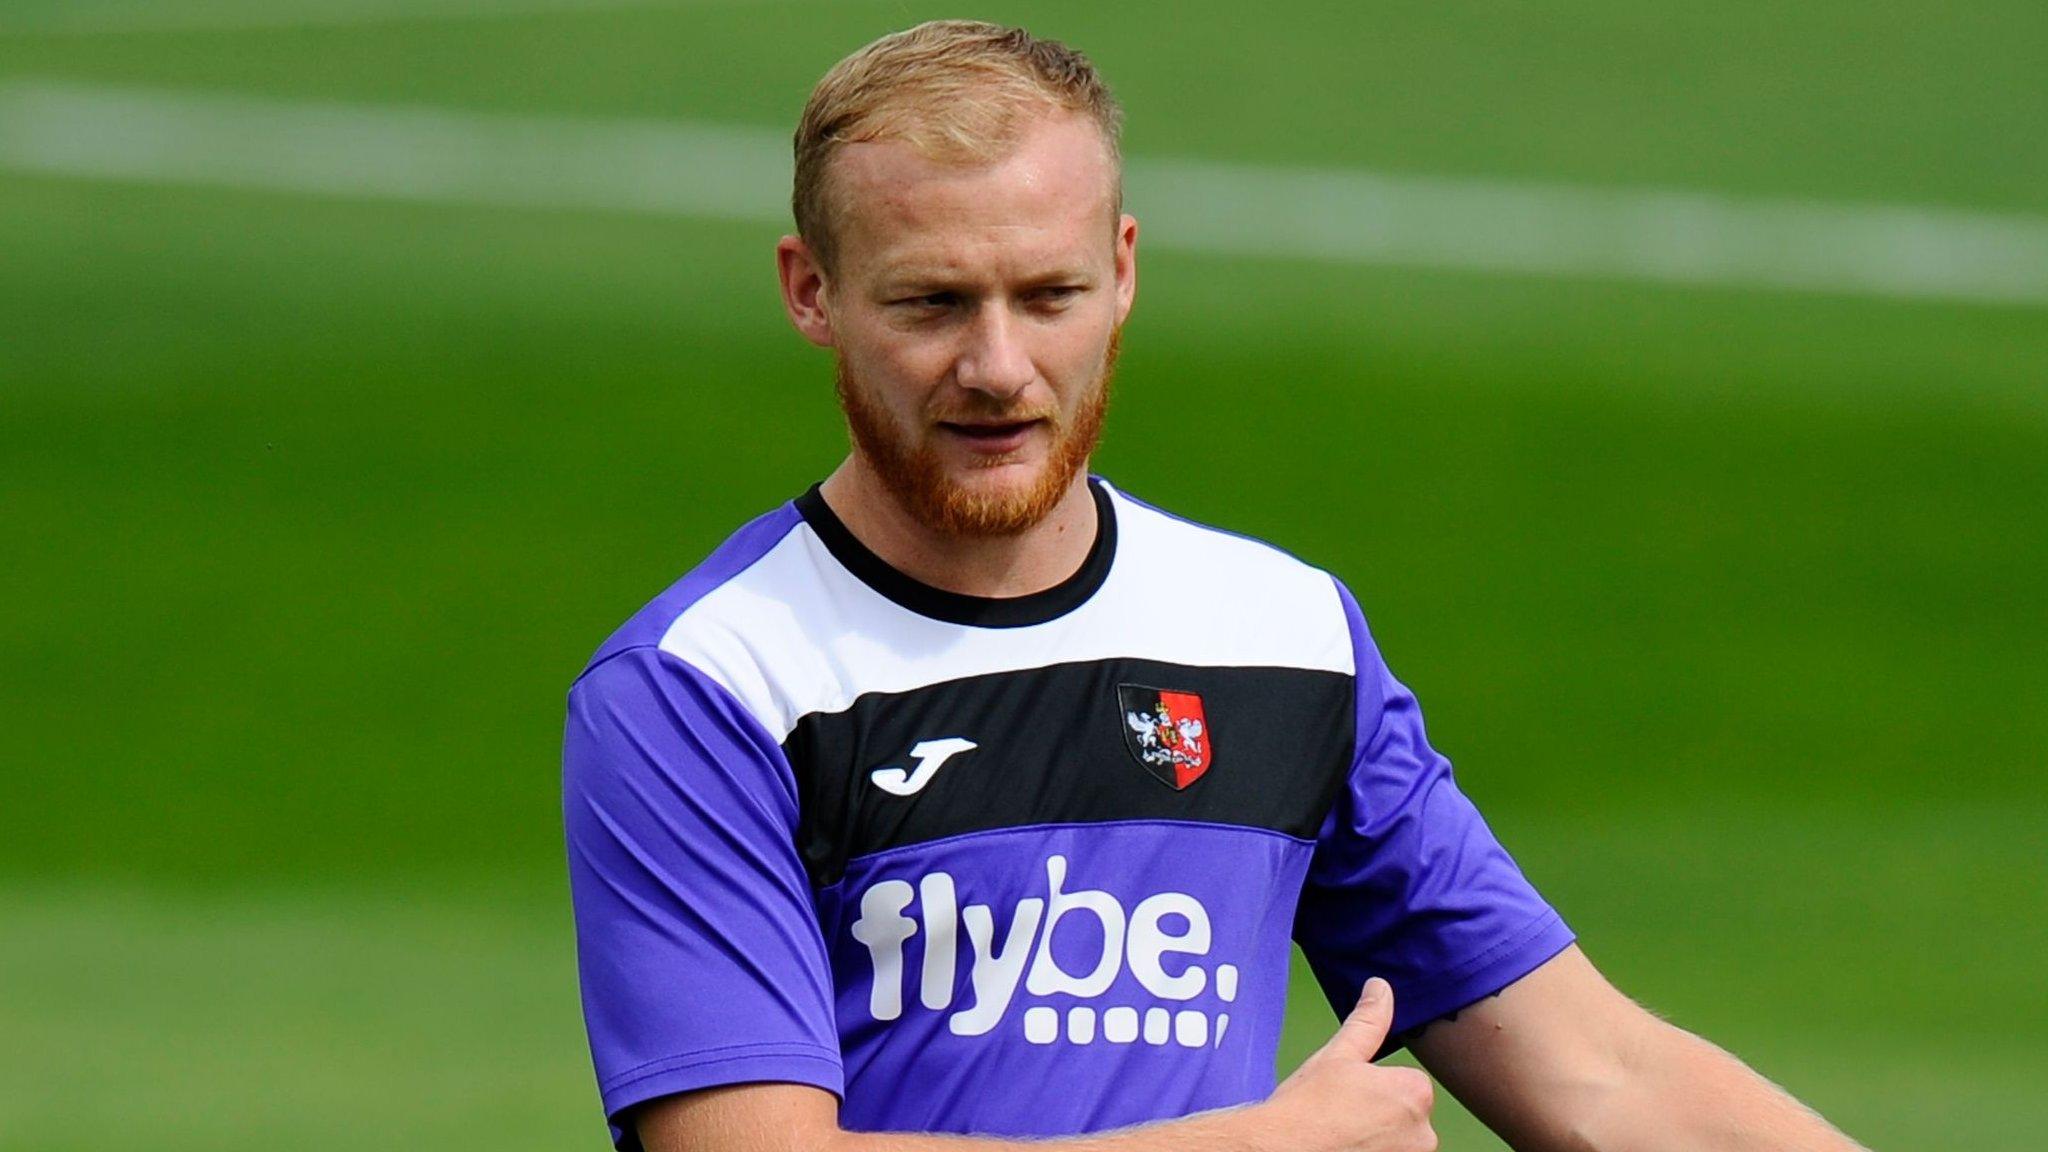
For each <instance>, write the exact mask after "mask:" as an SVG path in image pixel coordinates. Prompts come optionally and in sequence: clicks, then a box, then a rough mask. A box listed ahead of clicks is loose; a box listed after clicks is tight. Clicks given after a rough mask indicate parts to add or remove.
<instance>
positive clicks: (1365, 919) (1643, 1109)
mask: <svg viewBox="0 0 2048 1152" xmlns="http://www.w3.org/2000/svg"><path fill="white" fill-rule="evenodd" d="M1117 137H1118V112H1117V109H1116V106H1115V104H1114V103H1113V102H1112V100H1111V99H1110V97H1109V94H1108V92H1107V91H1106V89H1105V88H1104V87H1103V85H1102V83H1101V81H1100V79H1099V78H1098V77H1097V76H1096V74H1095V72H1094V70H1093V69H1092V68H1091V67H1090V66H1089V64H1088V62H1087V61H1086V60H1085V59H1084V58H1083V57H1081V56H1080V55H1079V54H1077V53H1074V52H1072V51H1070V50H1068V49H1066V48H1064V47H1062V46H1060V45H1058V44H1054V43H1050V42H1047V41H1041V40H1036V39H1034V38H1032V37H1031V36H1029V35H1028V34H1026V33H1024V32H1022V31H1019V30H1013V29H1003V28H997V27H993V26H990V25H983V24H973V23H965V22H940V23H934V24H927V25H923V26H921V27H918V28H915V29H912V30H910V31H908V32H905V33H901V34H899V35H896V36H891V37H886V38H884V39H883V40H880V41H878V42H876V43H875V44H872V45H869V46H868V47H867V48H865V49H863V50H861V51H860V52H858V53H856V54H854V55H853V56H851V57H849V58H848V59H847V60H845V61H843V62H841V63H840V64H839V65H838V66H836V67H835V68H834V69H833V70H832V71H831V72H830V73H829V74H828V75H827V76H826V77H825V78H824V79H823V80H822V81H821V82H820V83H819V85H818V87H817V89H816V91H815V92H813V94H812V97H811V100H810V103H809V105H808V106H807V107H806V109H805V111H804V115H803V118H802V122H801V124H800V126H799V128H798V131H797V137H796V160H797V162H796V176H795V194H794V208H795V215H796V221H797V226H798V233H799V234H798V236H794V237H786V238H784V239H783V241H782V242H781V244H780V246H779V247H778V249H777V261H778V267H779V270H780V276H781V284H782V291H783V301H784V304H785V306H786V308H787V311H788V314H789V317H790V320H791V321H792V322H793V323H794V324H795V326H796V328H797V330H798V331H799V332H801V333H802V334H803V335H804V336H805V337H806V338H808V339H809V340H811V341H812V342H813V343H816V344H818V345H820V346H823V347H827V348H830V349H832V350H833V352H834V354H835V357H836V359H837V362H838V390H839V397H840V401H841V404H842V406H843V408H844V410H845V413H846V417H847V423H848V427H849V429H850V431H851V434H852V441H853V449H852V452H851V454H850V455H849V456H848V458H847V459H846V461H845V462H844V463H843V464H842V465H840V467H839V468H838V469H837V470H836V471H834V472H833V473H832V475H831V476H830V477H828V478H827V479H826V480H825V481H824V482H823V484H821V485H819V486H817V487H814V488H812V489H811V490H810V491H809V492H807V493H806V494H804V495H803V496H802V497H800V498H798V499H797V500H795V501H794V502H792V503H791V504H788V505H785V506H783V507H782V508H780V509H777V510H776V511H773V512H770V513H769V514H767V515H766V516H763V517H762V518H760V519H758V520H756V521H754V522H753V523H751V524H749V525H747V526H746V527H744V528H742V529H741V530H740V531H739V532H738V533H737V534H736V535H734V536H733V537H732V538H731V539H730V540H729V541H727V542H726V543H725V544H724V545H723V546H722V547H720V548H719V549H718V550H717V551H716V552H714V553H713V554H712V555H711V557H710V558H709V559H707V560H706V561H705V562H704V563H703V565H702V566H700V567H699V568H698V569H696V570H695V571H694V572H692V573H691V574H689V575H688V576H686V577H684V579H683V580H682V581H681V582H680V583H678V584H677V585H676V586H675V587H673V588H671V589H670V590H669V591H668V592H666V593H664V594H663V595H662V596H661V597H659V598H657V599H656V600H655V601H654V602H653V603H652V604H650V605H649V606H648V607H647V608H646V609H644V610H643V611H642V612H641V613H640V614H638V615H637V616H635V617H634V618H633V619H632V620H631V621H629V622H628V623H627V624H626V625H625V626H624V627H623V628H622V629H620V631H619V632H618V633H616V634H615V635H614V636H613V637H612V638H611V639H610V640H608V641H607V642H606V643H605V645H604V646H603V647H602V648H601V649H600V650H599V651H598V653H597V654H596V656H595V657H594V658H593V660H592V662H591V665H590V667H589V668H588V669H587V670H586V671H585V673H584V674H583V676H582V677H580V678H579V680H578V681H577V683H576V685H575V687H574V688H573V690H572V692H571V695H570V705H569V724H568V733H567V740H566V750H565V756H564V762H565V771H564V778H565V802H564V807H565V816H566V820H567V824H568V837H569V849H570V866H571V877H572V882H573V889H574V897H575V905H576V919H577V929H578V943H579V954H580V961H581V969H582V980H583V991H584V1008H585V1014H586V1017H587V1020H588V1023H589V1028H590V1036H591V1046H592V1051H593V1055H594V1057H595V1060H596V1064H597V1070H598V1077H599V1084H600V1090H601V1093H602V1095H603V1098H604V1105H605V1110H606V1113H607V1116H608V1117H609V1118H610V1120H611V1123H612V1125H613V1132H614V1138H615V1140H616V1141H617V1143H618V1145H619V1146H620V1147H622V1148H636V1147H645V1148H649V1149H657V1150H659V1149H683V1148H690V1149H699V1148H702V1149H716V1150H730V1152H783V1150H792V1152H793V1150H796V1149H804V1150H811V1149H834V1150H839V1149H843V1150H845V1152H886V1150H893V1149H898V1148H923V1147H925V1146H927V1145H929V1146H933V1147H940V1146H951V1145H953V1144H960V1145H962V1147H963V1148H966V1147H978V1146H983V1145H989V1144H998V1143H999V1142H1000V1141H1003V1140H1006V1139H1007V1140H1015V1139H1018V1138H1025V1137H1039V1138H1043V1137H1053V1138H1059V1139H1056V1140H1055V1141H1054V1142H1053V1143H1052V1144H1051V1145H1050V1147H1052V1148H1055V1149H1061V1150H1079V1149H1088V1150H1096V1149H1099V1150H1101V1152H1150V1150H1153V1149H1168V1148H1173V1149H1183V1148H1194V1149H1206V1150H1215V1152H1233V1150H1237V1149H1245V1150H1263V1149H1267V1148H1273V1149H1280V1148H1286V1149H1292V1150H1304V1152H1323V1150H1329V1152H1336V1150H1344V1149H1386V1150H1394V1149H1428V1148H1432V1147H1434V1146H1435V1137H1434V1135H1433V1134H1432V1132H1431V1130H1430V1127H1429V1119H1428V1117H1429V1110H1430V1104H1431V1089H1430V1085H1429V1081H1428V1079H1427V1078H1426V1077H1424V1076H1423V1075H1422V1074H1420V1073H1417V1072H1414V1071H1412V1070H1407V1069H1399V1068H1379V1067H1376V1066H1375V1065H1374V1064H1373V1063H1372V1060H1373V1059H1374V1057H1375V1056H1376V1055H1378V1054H1381V1053H1383V1052H1384V1051H1386V1050H1388V1049H1390V1048H1391V1047H1393V1046H1395V1045H1396V1044H1397V1043H1399V1042H1405V1043H1407V1044H1409V1045H1410V1046H1412V1047H1413V1048H1414V1050H1415V1051H1416V1052H1417V1054H1418V1055H1419V1056H1420V1058H1421V1059H1422V1061H1423V1063H1424V1064H1425V1065H1426V1066H1427V1067H1428V1068H1429V1069H1430V1070H1431V1071H1432V1072H1434V1073H1435V1074H1436V1075H1437V1077H1438V1078H1439V1079H1441V1080H1442V1081H1443V1082H1444V1083H1445V1084H1446V1085H1447V1086H1449V1087H1450V1088H1451V1089H1452V1091H1454V1092H1455V1093H1457V1095H1458V1096H1459V1098H1460V1099H1462V1100H1464V1101H1466V1102H1467V1103H1468V1104H1469V1105H1470V1106H1471V1107H1472V1109H1473V1110H1474V1111H1475V1112H1477V1113H1478V1114H1479V1115H1480V1116H1481V1117H1482V1118H1483V1119H1484V1120H1486V1122H1487V1123H1489V1124H1490V1125H1492V1126H1493V1127H1494V1128H1495V1129H1496V1130H1498V1131H1499V1132H1501V1133H1502V1134H1503V1135H1504V1136H1505V1137H1506V1138H1507V1139H1508V1140H1509V1141H1510V1142H1511V1143H1512V1144H1514V1145H1515V1146H1516V1147H1518V1148H1523V1149H1580V1148H1594V1149H1607V1148H1627V1149H1632V1150H1633V1149H1658V1148H1672V1149H1689V1150H1699V1149H1738V1148H1740V1149H1805V1150H1814V1152H1818V1150H1823V1149H1848V1148H1851V1147H1853V1145H1851V1144H1850V1143H1849V1142H1848V1141H1847V1140H1846V1139H1844V1138H1843V1137H1842V1136H1840V1135H1839V1134H1838V1133H1836V1132H1834V1131H1833V1130H1832V1129H1831V1128H1829V1127H1828V1126H1827V1125H1826V1124H1825V1123H1824V1122H1822V1121H1821V1120H1820V1119H1819V1118H1818V1117H1816V1116H1814V1115H1813V1114H1812V1113H1810V1112H1808V1111H1806V1110H1805V1109H1804V1108H1802V1107H1801V1106H1799V1105H1798V1104H1797V1103H1795V1102H1794V1101H1792V1100H1791V1099H1789V1098H1788V1097H1786V1096H1785V1095H1783V1094H1782V1093H1780V1092H1779V1091H1777V1090H1776V1089H1775V1088H1773V1087H1771V1086H1770V1085H1769V1084H1767V1083H1765V1082H1764V1081H1763V1080H1761V1079H1760V1078H1758V1077H1757V1076H1755V1075H1754V1074H1753V1073H1751V1072H1749V1071H1748V1070H1747V1069H1745V1068H1744V1067H1743V1066H1742V1065H1741V1064H1739V1063H1738V1062H1736V1061H1735V1060H1734V1059H1733V1058H1731V1057H1729V1056H1727V1055H1725V1054H1724V1053H1722V1052H1720V1051H1719V1050H1718V1049H1715V1048H1713V1047H1711V1046H1710V1045H1708V1044H1706V1043H1704V1042H1702V1041H1700V1040H1697V1039H1695V1038H1693V1037H1691V1036H1688V1035H1686V1034H1685V1033H1683V1032H1680V1031H1678V1030H1677V1029H1675V1028H1672V1027H1669V1026H1667V1025H1665V1024H1663V1023H1661V1022H1659V1021H1658V1020H1657V1019H1655V1018H1654V1017H1652V1016H1650V1015H1649V1014H1648V1013H1646V1012H1644V1011H1642V1010H1641V1009H1639V1008H1637V1007H1636V1006H1635V1005H1634V1004H1632V1003H1630V1002H1629V1001H1628V1000H1627V999H1625V998H1624V997H1622V996H1621V995H1620V994H1619V993H1617V992H1615V991H1614V990H1613V989H1612V988H1611V987H1609V985H1608V984H1607V983H1606V982H1605V981H1604V980H1603V979H1602V978H1601V977H1600V976H1599V974H1598V973H1597V972H1596V971H1595V970H1594V969H1593V968H1592V966H1591V965H1590V964H1589V963H1587V961H1586V959H1585V958H1584V956H1583V955H1581V954H1580V953H1579V951H1578V950H1577V949H1576V948H1575V947H1574V946H1573V944H1572V937H1571V934H1570V933H1569V931H1568V930H1567V929H1566V928H1565V926H1564V925H1563V923H1562V922H1561V921H1560V920H1559V918H1558V916H1557V915H1556V913H1554V912H1553V911H1552V910H1551V909H1550V908H1549V907H1548V906H1547V905H1546V904H1545V903H1544V902H1543V900H1542V899H1541V898H1540V897H1539V896H1538V895H1537V894H1536V893H1535V892H1534V890H1532V889H1531V888H1530V886H1529V885H1528V883H1527V882H1526V881H1525V880H1524V879H1523V878H1522V876H1521V874H1520V872H1519V871H1518V870H1517V869H1516V867H1515V865H1514V863H1513V861H1512V860H1511V859H1510V858H1509V857H1508V856H1507V854H1506V853H1505V852H1504V851H1502V850H1501V848H1500V846H1499V845H1498V844H1497V843H1496V842H1495V841H1494V839H1493V837H1492V835H1491V834H1490V833H1489V832H1488V831H1487V829H1486V826H1485V824H1484V823H1483V822H1482V821H1481V820H1480V819H1479V816H1478V814H1477V813H1476V812H1475V811H1474V810H1473V809H1472V807H1471V805H1470V804H1469V803H1467V802H1466V801H1465V799H1464V798H1463V797H1462V796H1461V795H1460V794H1459V792H1458V790H1457V788H1456V786H1455V784H1454V783H1453V781H1452V779H1451V775H1450V772H1449V767H1448V765H1447V764H1446V763H1445V762H1444V760H1443V759H1442V758H1441V757H1440V756H1438V755H1437V754H1436V753H1435V752H1433V751H1432V750H1431V749H1430V747H1429V745H1428V743H1427V741H1426V739H1425V737H1424V734H1423V728H1422V723H1421V719H1420V715H1419V713H1418V711H1417V708H1416V704H1415V701H1414V698H1413V697H1412V696H1411V695H1410V694H1409V693H1408V692H1407V690H1406V689H1404V688H1403V687H1402V686H1401V685H1400V684H1399V683H1398V682H1397V681H1396V680H1395V679H1394V678H1393V677H1392V675H1391V674H1389V673H1388V671H1387V669H1386V666H1385V664H1384V663H1383V662H1382V661H1381V659H1380V656H1379V653H1378V651H1377V650H1376V648H1375V647H1374V644H1373V641H1372V638H1371V635H1370V634H1369V633H1368V631H1367V630H1366V626H1365V621H1364V618H1363V616H1362V615H1361V614H1360V612H1359V610H1358V607H1357V605H1356V604H1355V603H1354V602H1353V600H1352V598H1351V596H1350V594H1349V593H1348V592H1347V591H1346V590H1345V589H1344V588H1343V586H1342V585H1341V584H1339V583H1338V582H1337V581H1335V580H1334V579H1333V578H1331V577H1330V576H1329V575H1328V574H1326V573H1323V572H1320V571H1317V570H1315V569H1313V568H1310V567H1308V566H1307V565H1305V564H1302V563H1300V562H1299V561H1296V560H1294V559H1292V558H1291V557H1288V556H1286V555H1285V554H1283V553H1280V552H1278V551H1275V550H1273V549H1271V548H1268V547H1266V546H1264V545H1262V544H1258V543H1256V542H1252V541H1248V540H1244V539H1241V538H1238V537H1234V536H1230V535H1227V534H1224V533H1220V532H1216V531H1213V530H1210V529H1206V528H1202V527H1200V526H1197V525H1193V524H1189V523H1186V522H1184V521H1180V520H1177V519H1175V518H1173V517H1171V516H1168V515H1167V514H1165V513H1162V512H1160V511H1158V510H1156V509H1153V508H1151V507H1149V506H1147V505H1145V504H1142V503H1140V502H1138V501H1136V500H1134V499H1132V498H1131V497H1129V496H1127V495H1125V494H1123V493H1121V492H1118V491H1116V490H1115V489H1114V488H1112V487H1111V486H1110V485H1109V484H1108V483H1107V482H1105V481H1102V480H1100V479H1096V478H1091V477H1090V476H1089V474H1088V472H1087V469H1086V464H1087V461H1088V458H1089V454H1090V452H1091V450H1092V449H1093V448H1094V446H1095V442H1096V437H1097V434H1098V432H1099V430H1100V427H1101V424H1102V419H1103V412H1104V407H1105V404H1106V401H1107V395H1108V387H1109V377H1110V373H1111V369H1112V367H1113V365H1114V363H1115V359H1116V349H1117V334H1118V331H1119V329H1120V327H1121V325H1122V324H1123V322H1124V320H1125V318H1126V317H1127V316H1128V315H1129V313H1130V309H1131V303H1132V300H1133V298H1134V295H1135V292H1136V286H1137V264H1136V246H1137V236H1138V226H1137V222H1136V221H1135V220H1133V219H1132V218H1131V217H1130V216H1128V215H1124V214H1123V213H1122V211H1121V193H1120V162H1119V156H1118V145H1117ZM1290 936H1291V937H1292V938H1293V939H1294V940H1296V941H1298V942H1299V943H1300V945H1301V946H1302V949H1303V951H1304V952H1305V954H1306V955H1307V956H1308V958H1309V960H1310V962H1311V963H1312V965H1313V966H1314V967H1315V969H1316V971H1317V974H1318V976H1319V977H1320V979H1321V982H1322V984H1323V987H1324V990H1325V992H1326V993H1327V994H1328V996H1329V997H1330V999H1331V1001H1332V1002H1333V1004H1335V1005H1336V1006H1337V1007H1338V1008H1339V1009H1340V1010H1341V1011H1344V1012H1346V1013H1348V1016H1347V1018H1346V1019H1345V1021H1344V1023H1343V1025H1342V1026H1341V1027H1340V1029H1339V1030H1338V1032H1337V1035H1336V1036H1335V1038H1334V1039H1332V1040H1331V1041H1330V1043H1329V1044H1328V1045H1327V1046H1326V1047H1325V1048H1324V1049H1323V1050H1322V1051H1321V1052H1319V1053H1317V1054H1316V1055H1315V1056H1314V1057H1312V1058H1311V1059H1310V1060H1309V1061H1308V1062H1307V1063H1306V1064H1305V1065H1304V1066H1303V1067H1302V1068H1301V1069H1300V1070H1299V1071H1298V1072H1296V1073H1295V1074H1294V1075H1293V1076H1292V1077H1290V1078H1289V1079H1288V1080H1287V1081H1286V1082H1285V1083H1284V1084H1281V1085H1279V1086H1278V1087H1277V1089H1276V1088H1275V1087H1274V1085H1273V1082H1272V1078H1273V1061H1274V1054H1275V1049H1276V1045H1277V1042H1278V1035H1279V1030H1280V1019H1281V1014H1282V1007H1283V1003H1284V996H1285V990H1286V980H1287V967H1288V965H1287V959H1288V947H1289V938H1290ZM1389 1036H1393V1037H1396V1038H1397V1039H1396V1041H1393V1042H1390V1041H1389V1039H1388V1038H1389ZM1111 1130H1114V1131H1111ZM941 1133H952V1134H975V1135H973V1136H972V1137H970V1138H963V1137H961V1136H957V1135H956V1136H944V1135H935V1134H941ZM1105 1133H1106V1134H1105ZM970 1140H971V1141H972V1143H971V1144H970V1143H969V1141H970ZM1037 1146H1039V1147H1046V1146H1047V1145H1045V1144H1043V1143H1040V1144H1038V1145H1037Z"/></svg>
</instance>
